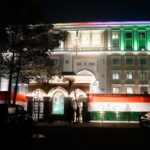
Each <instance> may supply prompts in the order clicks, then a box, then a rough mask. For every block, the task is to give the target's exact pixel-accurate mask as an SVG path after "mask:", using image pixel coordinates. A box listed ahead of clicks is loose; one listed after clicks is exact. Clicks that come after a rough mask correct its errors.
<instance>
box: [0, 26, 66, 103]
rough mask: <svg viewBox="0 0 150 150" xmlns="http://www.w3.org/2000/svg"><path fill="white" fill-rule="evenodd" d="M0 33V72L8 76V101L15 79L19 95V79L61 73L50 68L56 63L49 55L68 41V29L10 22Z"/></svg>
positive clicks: (46, 77)
mask: <svg viewBox="0 0 150 150" xmlns="http://www.w3.org/2000/svg"><path fill="white" fill-rule="evenodd" d="M0 35H1V36H0V57H1V58H2V59H1V64H0V69H1V73H0V75H1V76H4V77H7V78H9V88H8V91H9V94H8V99H7V100H8V103H10V92H11V85H12V80H13V79H14V78H15V79H16V87H15V94H14V95H15V96H16V93H17V86H18V82H19V79H20V80H22V81H25V82H29V80H35V81H38V82H48V80H49V78H50V77H51V76H52V75H54V74H56V73H58V72H57V71H56V70H54V71H53V70H52V68H51V67H50V66H53V62H52V61H51V59H50V56H51V54H52V52H53V50H54V49H55V48H57V47H59V45H60V41H64V40H65V38H66V36H67V32H65V31H60V30H55V29H54V28H53V26H52V25H47V24H39V25H11V26H7V27H5V26H3V28H1V29H0ZM15 96H14V100H13V103H14V104H15V99H16V97H15Z"/></svg>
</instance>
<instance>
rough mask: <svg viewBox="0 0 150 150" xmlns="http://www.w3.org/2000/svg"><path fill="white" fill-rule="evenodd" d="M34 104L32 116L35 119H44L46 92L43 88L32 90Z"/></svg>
mask: <svg viewBox="0 0 150 150" xmlns="http://www.w3.org/2000/svg"><path fill="white" fill-rule="evenodd" d="M32 95H33V101H32V102H33V105H32V117H33V119H34V120H35V121H39V120H43V117H44V99H43V97H44V96H45V95H46V93H45V92H44V91H43V90H41V89H36V90H34V91H33V92H32Z"/></svg>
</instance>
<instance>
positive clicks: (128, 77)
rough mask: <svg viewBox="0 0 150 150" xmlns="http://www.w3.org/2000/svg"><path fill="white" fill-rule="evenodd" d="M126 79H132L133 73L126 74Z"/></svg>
mask: <svg viewBox="0 0 150 150" xmlns="http://www.w3.org/2000/svg"><path fill="white" fill-rule="evenodd" d="M126 79H128V80H131V79H133V72H131V71H130V72H127V73H126Z"/></svg>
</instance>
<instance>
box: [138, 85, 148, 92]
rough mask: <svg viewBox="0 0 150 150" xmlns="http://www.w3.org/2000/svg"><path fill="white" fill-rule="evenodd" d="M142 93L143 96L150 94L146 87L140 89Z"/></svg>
mask: <svg viewBox="0 0 150 150" xmlns="http://www.w3.org/2000/svg"><path fill="white" fill-rule="evenodd" d="M140 92H141V94H148V89H147V87H144V86H142V87H140Z"/></svg>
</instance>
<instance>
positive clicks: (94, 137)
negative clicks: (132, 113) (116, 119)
mask: <svg viewBox="0 0 150 150" xmlns="http://www.w3.org/2000/svg"><path fill="white" fill-rule="evenodd" d="M149 137H150V130H149V129H142V128H140V127H138V126H137V125H133V124H132V125H125V126H123V125H120V126H119V125H117V126H116V125H111V126H110V125H109V124H107V125H103V126H101V125H99V126H98V125H94V126H90V125H77V124H76V125H70V126H69V125H67V126H65V125H62V126H60V125H51V126H48V125H47V126H46V125H45V126H37V128H36V129H35V130H34V131H33V135H32V137H31V138H30V139H28V140H24V141H23V140H22V139H21V138H19V140H18V139H17V140H16V139H15V140H12V141H11V142H12V144H11V145H12V146H14V147H17V145H19V144H20V145H21V146H24V148H25V147H26V148H34V149H36V148H39V149H42V150H44V149H48V150H49V149H52V150H55V149H58V150H61V149H66V150H72V149H92V150H94V149H104V150H105V149H119V150H121V149H129V148H134V149H139V148H141V149H145V148H147V147H149ZM13 141H15V142H13Z"/></svg>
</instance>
